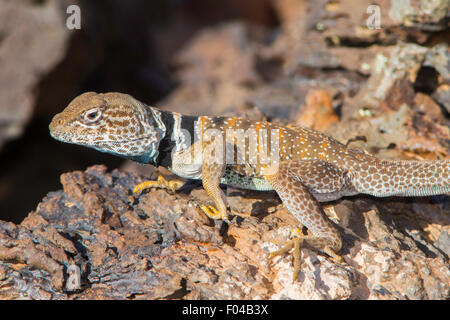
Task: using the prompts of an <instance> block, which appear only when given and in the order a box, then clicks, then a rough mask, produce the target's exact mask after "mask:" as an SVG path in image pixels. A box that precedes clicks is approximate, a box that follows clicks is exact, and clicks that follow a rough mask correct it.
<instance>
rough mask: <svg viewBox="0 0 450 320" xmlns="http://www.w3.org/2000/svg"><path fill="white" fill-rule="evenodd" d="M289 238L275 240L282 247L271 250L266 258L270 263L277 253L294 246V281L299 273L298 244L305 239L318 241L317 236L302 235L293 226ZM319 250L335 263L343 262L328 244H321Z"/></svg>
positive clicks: (287, 250)
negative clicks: (281, 240)
mask: <svg viewBox="0 0 450 320" xmlns="http://www.w3.org/2000/svg"><path fill="white" fill-rule="evenodd" d="M291 238H292V239H291V240H288V241H284V242H278V241H277V242H275V243H278V244H280V243H281V244H282V245H283V247H282V248H281V249H279V250H276V251H274V252H271V253H270V255H269V257H268V260H269V263H270V262H271V261H272V259H273V258H274V257H276V256H279V255H284V254H286V253H288V252H289V251H290V250H291V249H292V248H294V251H293V253H292V255H293V256H294V272H293V275H292V281H295V280H296V279H297V277H298V274H299V273H300V246H301V245H302V244H303V242H305V241H306V242H312V243H315V242H318V241H317V240H318V238H317V237H314V236H304V235H302V233H301V231H300V229H299V228H295V229H293V230H292V231H291ZM320 251H323V252H325V253H326V254H328V255H329V256H330V257H331V258H332V260H333V261H334V262H335V263H339V264H342V263H343V259H342V257H341V256H339V255H338V254H336V253H335V252H334V251H333V250H332V249H331V248H330V247H329V246H327V245H325V246H322V247H321V248H320Z"/></svg>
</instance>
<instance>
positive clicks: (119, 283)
mask: <svg viewBox="0 0 450 320" xmlns="http://www.w3.org/2000/svg"><path fill="white" fill-rule="evenodd" d="M140 181H141V178H139V177H137V176H134V175H132V174H129V173H124V172H120V171H118V170H113V171H112V172H111V173H109V172H107V170H106V168H105V167H104V166H94V167H91V168H88V169H87V170H86V171H84V172H81V171H75V172H72V173H66V174H64V175H62V177H61V182H62V183H63V189H64V191H56V192H51V193H49V194H48V195H47V197H45V198H44V199H43V201H42V202H41V203H40V204H39V206H38V207H37V209H36V210H35V211H33V212H31V213H30V214H29V216H28V217H27V219H26V220H24V221H23V222H22V223H21V224H20V225H15V224H13V223H8V222H4V221H0V296H1V297H2V298H3V299H7V298H8V299H10V298H32V299H112V298H116V299H117V298H119V299H125V298H128V299H192V298H194V299H448V298H449V292H450V288H449V283H450V270H449V264H448V257H446V256H445V255H443V254H442V253H441V251H440V250H438V249H437V247H436V246H438V245H439V246H440V248H443V243H444V242H445V241H444V240H442V239H443V238H444V237H442V236H441V237H440V238H439V240H438V241H436V243H435V244H433V243H434V241H433V240H430V239H428V238H427V236H426V233H425V232H423V231H422V230H423V229H426V228H427V223H433V224H434V223H442V225H448V222H445V221H446V219H447V218H445V216H444V215H442V213H441V211H440V210H441V209H440V208H439V207H440V204H439V202H433V201H427V200H424V201H422V204H421V205H420V206H421V207H420V208H419V207H417V206H416V207H414V206H415V204H414V203H411V202H409V201H403V200H398V199H395V200H393V199H386V200H383V201H378V200H373V199H367V198H366V199H364V198H362V199H359V200H358V202H359V203H358V204H356V203H355V204H353V203H354V200H343V201H340V202H338V203H337V204H335V205H334V204H332V205H331V206H327V210H326V212H334V211H335V210H336V212H335V214H334V215H335V218H336V217H339V218H338V219H339V221H338V220H336V219H335V218H333V219H335V221H338V224H339V225H340V231H341V233H342V235H343V239H344V250H343V252H342V254H343V258H344V260H345V263H344V264H342V265H340V264H337V263H335V262H333V261H332V260H331V259H330V258H328V257H326V256H325V255H323V254H319V253H317V252H315V251H313V250H310V249H308V248H303V249H302V265H301V271H300V275H299V277H298V279H297V280H296V281H292V272H293V267H292V256H290V255H287V256H281V257H276V258H275V259H274V260H273V262H272V263H271V264H269V263H268V262H267V257H268V253H269V252H271V251H274V250H276V249H277V248H278V245H276V244H274V242H273V241H283V240H285V239H287V238H288V237H289V230H290V229H291V228H292V227H293V226H294V225H295V224H296V222H295V219H294V218H293V217H292V216H291V215H290V214H288V212H287V210H286V209H285V208H284V207H283V206H280V205H279V204H280V202H279V200H278V199H277V198H276V197H274V196H275V194H272V193H264V194H263V193H254V192H248V191H242V190H230V191H229V192H228V198H229V199H230V206H231V211H232V215H231V216H230V218H231V221H232V224H230V225H229V226H228V227H225V225H224V224H223V223H221V222H219V223H217V225H215V223H213V222H212V221H210V220H209V219H208V218H206V217H205V216H204V215H203V213H201V211H200V210H199V208H198V204H199V203H201V200H199V199H207V197H205V192H204V190H203V189H197V188H196V189H185V190H184V191H182V192H178V193H176V194H171V193H168V192H167V191H164V190H156V189H151V190H149V191H148V192H146V193H144V194H142V195H141V196H139V197H133V196H132V189H133V188H134V186H135V184H137V183H139V182H140ZM241 201H242V203H241ZM417 210H420V211H425V213H426V214H422V215H421V216H420V222H419V220H417V219H415V216H416V215H417V213H415V211H417ZM233 213H236V214H238V215H234V214H233ZM429 217H432V220H427V219H429ZM447 220H448V219H447ZM427 221H428V222H427ZM440 228H441V229H443V230H446V231H442V232H448V228H447V227H440ZM443 234H444V233H443ZM5 288H7V289H5Z"/></svg>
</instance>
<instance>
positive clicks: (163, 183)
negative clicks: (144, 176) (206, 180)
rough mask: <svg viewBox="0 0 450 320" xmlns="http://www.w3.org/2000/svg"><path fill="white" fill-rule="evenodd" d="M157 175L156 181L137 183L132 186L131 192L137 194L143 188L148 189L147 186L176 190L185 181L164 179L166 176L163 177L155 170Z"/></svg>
mask: <svg viewBox="0 0 450 320" xmlns="http://www.w3.org/2000/svg"><path fill="white" fill-rule="evenodd" d="M157 175H158V179H157V180H156V181H145V182H142V183H140V184H138V185H137V186H136V187H135V188H134V190H133V194H135V195H138V194H140V193H141V192H142V191H144V190H145V189H149V188H159V189H166V190H171V191H174V192H175V191H176V190H178V189H180V188H181V187H182V186H183V185H184V183H185V181H182V180H177V179H174V180H166V178H164V176H163V175H162V174H161V173H160V172H157Z"/></svg>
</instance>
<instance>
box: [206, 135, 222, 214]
mask: <svg viewBox="0 0 450 320" xmlns="http://www.w3.org/2000/svg"><path fill="white" fill-rule="evenodd" d="M219 149H220V148H219ZM222 151H223V150H218V149H217V148H216V146H215V145H214V144H212V143H209V144H206V145H204V148H203V159H202V183H203V188H204V189H205V190H206V192H207V193H208V195H209V197H210V199H211V200H212V201H213V202H214V205H215V207H214V206H205V205H202V206H201V209H202V210H203V212H204V213H205V214H206V215H207V216H208V217H210V218H211V219H222V220H224V221H228V214H227V206H226V197H225V193H224V192H223V191H222V189H220V186H219V185H220V179H221V178H222V177H223V175H224V173H225V161H224V157H223V152H222ZM221 152H222V154H221Z"/></svg>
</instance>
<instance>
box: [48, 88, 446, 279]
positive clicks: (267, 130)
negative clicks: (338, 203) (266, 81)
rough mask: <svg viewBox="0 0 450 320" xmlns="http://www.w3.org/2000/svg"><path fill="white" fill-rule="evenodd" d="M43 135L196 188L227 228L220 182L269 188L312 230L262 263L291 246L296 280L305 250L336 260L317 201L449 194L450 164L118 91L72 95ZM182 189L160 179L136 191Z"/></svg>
mask: <svg viewBox="0 0 450 320" xmlns="http://www.w3.org/2000/svg"><path fill="white" fill-rule="evenodd" d="M49 129H50V134H51V136H52V137H53V138H55V139H57V140H59V141H62V142H66V143H73V144H78V145H82V146H86V147H90V148H93V149H96V150H98V151H101V152H106V153H109V154H112V155H116V156H120V157H123V158H126V159H130V160H133V161H136V162H138V163H141V164H151V165H154V166H155V167H159V166H162V167H165V168H167V169H169V170H170V171H171V172H173V173H174V174H175V175H177V176H179V177H182V178H186V179H198V180H201V181H202V184H203V188H204V189H205V190H206V192H207V194H208V195H209V197H210V199H211V200H212V202H213V203H214V205H209V206H206V205H202V206H201V209H202V211H203V212H204V213H205V214H206V215H207V216H209V217H210V218H212V219H222V220H224V221H227V222H228V214H227V205H226V196H225V194H224V192H223V190H222V189H221V188H220V185H221V184H225V185H229V186H233V187H237V188H243V189H250V190H259V191H269V190H275V192H276V193H277V194H278V195H279V197H280V199H281V200H282V202H283V204H284V205H285V206H286V207H287V209H288V211H289V213H290V214H292V215H293V216H294V217H295V218H296V219H297V220H298V221H299V222H300V223H301V224H302V225H303V226H305V227H306V228H307V229H308V230H309V233H308V234H307V235H303V234H300V233H299V232H297V233H296V234H294V237H293V238H292V239H291V240H289V241H286V244H285V246H284V247H282V248H281V249H279V250H277V251H275V252H272V253H271V254H270V255H269V259H271V258H273V257H274V256H277V255H281V254H284V253H287V252H289V251H290V250H291V249H292V248H294V251H293V255H294V272H293V278H294V279H295V278H296V277H297V275H298V273H299V266H300V247H301V245H303V244H305V243H306V244H307V245H308V246H310V247H313V248H314V249H316V250H318V251H320V252H324V253H326V254H328V255H329V256H330V257H332V258H333V259H334V260H335V261H337V262H342V258H341V257H340V256H339V255H338V252H339V251H340V250H341V248H342V238H341V235H340V233H339V231H338V229H337V228H336V226H335V225H334V223H333V222H332V221H331V220H329V219H328V217H327V216H326V214H325V213H324V211H323V209H322V208H321V205H320V202H324V201H332V200H337V199H339V198H341V197H344V196H353V195H356V194H369V195H372V196H375V197H387V196H427V195H437V194H443V193H446V192H449V191H450V183H449V177H450V160H427V161H419V160H387V159H379V158H377V157H375V156H373V155H371V154H369V153H367V152H365V151H362V150H359V149H354V148H349V147H347V146H346V145H344V144H342V143H340V142H339V141H337V140H335V139H333V138H332V137H330V136H328V135H326V134H324V133H321V132H318V131H315V130H313V129H310V128H306V127H299V126H294V125H287V126H280V125H275V124H273V123H271V122H266V121H252V120H247V119H243V118H238V117H220V116H216V117H210V116H187V115H182V114H179V113H176V112H169V111H165V110H161V109H158V108H155V107H151V106H148V105H146V104H144V103H142V102H140V101H138V100H136V99H135V98H133V97H132V96H130V95H127V94H123V93H117V92H111V93H95V92H87V93H84V94H82V95H80V96H78V97H76V98H75V99H74V100H72V101H71V102H70V104H69V105H68V106H67V107H66V108H65V109H64V110H63V111H62V112H61V113H59V114H57V115H55V116H54V117H53V119H52V121H51V123H50V125H49ZM269 135H270V139H269ZM264 150H265V151H264ZM268 159H269V160H270V161H267V160H268ZM181 185H182V182H180V181H178V180H175V182H173V183H172V181H169V182H167V181H166V180H165V179H163V178H162V177H161V176H160V177H159V178H158V181H147V182H144V183H142V184H139V185H138V186H136V188H135V189H134V191H133V192H134V194H139V193H140V192H141V191H142V190H143V189H145V188H149V187H158V186H159V187H161V186H163V187H164V186H165V187H169V188H171V189H177V188H179V187H180V186H181ZM297 231H298V228H297Z"/></svg>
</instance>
